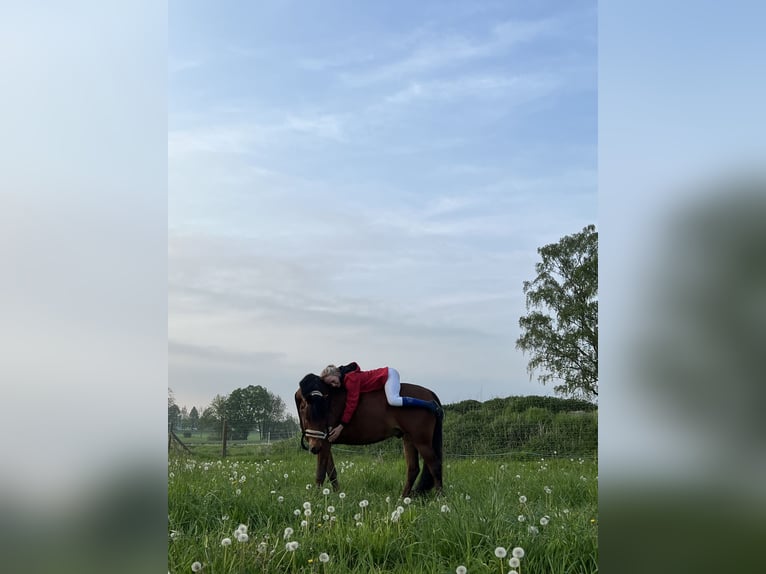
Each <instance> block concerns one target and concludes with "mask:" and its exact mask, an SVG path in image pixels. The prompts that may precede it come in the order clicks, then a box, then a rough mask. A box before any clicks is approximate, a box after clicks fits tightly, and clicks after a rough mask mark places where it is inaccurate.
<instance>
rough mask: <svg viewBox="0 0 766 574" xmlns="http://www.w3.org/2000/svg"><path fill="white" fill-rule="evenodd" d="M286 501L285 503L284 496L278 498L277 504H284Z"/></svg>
mask: <svg viewBox="0 0 766 574" xmlns="http://www.w3.org/2000/svg"><path fill="white" fill-rule="evenodd" d="M284 501H285V497H284V496H278V497H277V502H284Z"/></svg>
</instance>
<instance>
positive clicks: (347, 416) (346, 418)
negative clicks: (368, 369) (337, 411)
mask: <svg viewBox="0 0 766 574" xmlns="http://www.w3.org/2000/svg"><path fill="white" fill-rule="evenodd" d="M358 404H359V383H358V382H357V381H353V380H347V381H346V408H345V409H343V416H342V417H340V422H341V424H343V425H347V424H348V423H350V422H351V417H353V416H354V411H356V406H357V405H358Z"/></svg>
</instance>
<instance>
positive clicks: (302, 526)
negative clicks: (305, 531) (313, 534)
mask: <svg viewBox="0 0 766 574" xmlns="http://www.w3.org/2000/svg"><path fill="white" fill-rule="evenodd" d="M308 525H309V523H308V521H306V520H301V528H306V527H307V526H308Z"/></svg>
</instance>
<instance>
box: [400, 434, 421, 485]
mask: <svg viewBox="0 0 766 574" xmlns="http://www.w3.org/2000/svg"><path fill="white" fill-rule="evenodd" d="M402 444H403V445H404V460H405V461H406V462H407V480H406V481H405V483H404V490H403V491H402V497H405V496H409V495H410V492H412V485H413V484H415V479H416V478H417V477H418V473H419V472H420V460H419V458H418V451H417V449H416V448H415V445H414V444H413V443H412V439H411V438H410V437H409V436H407V435H405V436H404V437H402Z"/></svg>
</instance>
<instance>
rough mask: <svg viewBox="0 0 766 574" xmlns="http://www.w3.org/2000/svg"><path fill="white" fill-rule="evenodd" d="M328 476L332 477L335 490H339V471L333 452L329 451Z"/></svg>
mask: <svg viewBox="0 0 766 574" xmlns="http://www.w3.org/2000/svg"><path fill="white" fill-rule="evenodd" d="M327 474H328V475H329V477H330V483H332V488H333V490H338V471H337V470H336V468H335V460H333V458H332V451H331V450H328V451H327Z"/></svg>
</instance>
